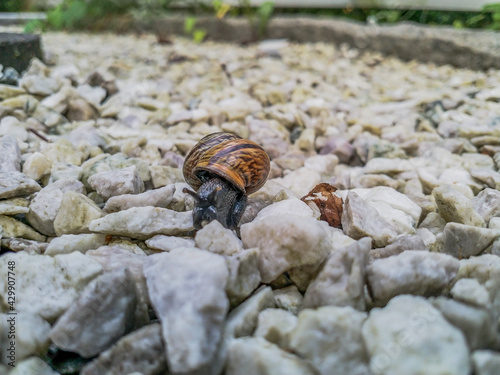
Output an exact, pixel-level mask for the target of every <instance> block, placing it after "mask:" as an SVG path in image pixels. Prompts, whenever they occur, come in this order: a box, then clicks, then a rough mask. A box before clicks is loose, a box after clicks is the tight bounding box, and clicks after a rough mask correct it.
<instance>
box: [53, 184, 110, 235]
mask: <svg viewBox="0 0 500 375" xmlns="http://www.w3.org/2000/svg"><path fill="white" fill-rule="evenodd" d="M102 215H103V213H102V211H101V209H100V208H99V206H97V204H95V203H94V201H93V200H91V199H90V198H88V197H87V196H86V195H83V194H80V193H76V192H74V191H66V192H65V193H64V194H63V197H62V200H61V205H60V206H59V210H58V211H57V215H56V217H55V219H54V231H55V232H56V235H58V236H62V235H63V234H79V233H88V232H89V224H90V223H91V222H92V221H93V220H96V219H99V218H100V217H102Z"/></svg>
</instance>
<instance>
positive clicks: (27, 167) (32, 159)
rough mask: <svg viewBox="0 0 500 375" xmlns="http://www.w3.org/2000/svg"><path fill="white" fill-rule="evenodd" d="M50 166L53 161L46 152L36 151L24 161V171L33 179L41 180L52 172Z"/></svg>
mask: <svg viewBox="0 0 500 375" xmlns="http://www.w3.org/2000/svg"><path fill="white" fill-rule="evenodd" d="M50 167H51V163H50V161H49V159H47V157H46V156H45V155H44V154H42V153H40V152H34V153H33V154H31V155H30V156H29V157H28V159H26V161H25V162H24V164H23V173H24V174H25V175H26V176H28V177H29V178H32V179H33V180H40V179H41V178H42V177H44V176H46V175H48V174H49V173H50Z"/></svg>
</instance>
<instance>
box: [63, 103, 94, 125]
mask: <svg viewBox="0 0 500 375" xmlns="http://www.w3.org/2000/svg"><path fill="white" fill-rule="evenodd" d="M65 115H66V118H67V119H68V121H71V122H73V121H88V120H96V119H97V118H98V117H99V112H98V111H97V109H95V107H94V106H93V105H92V104H90V103H89V102H87V101H86V100H85V99H82V98H75V99H71V100H70V101H69V102H68V108H67V109H66V113H65Z"/></svg>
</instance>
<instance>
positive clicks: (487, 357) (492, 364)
mask: <svg viewBox="0 0 500 375" xmlns="http://www.w3.org/2000/svg"><path fill="white" fill-rule="evenodd" d="M471 359H472V365H473V367H474V374H476V375H496V374H497V373H498V369H499V368H500V353H498V352H493V351H490V350H475V351H474V352H472V356H471Z"/></svg>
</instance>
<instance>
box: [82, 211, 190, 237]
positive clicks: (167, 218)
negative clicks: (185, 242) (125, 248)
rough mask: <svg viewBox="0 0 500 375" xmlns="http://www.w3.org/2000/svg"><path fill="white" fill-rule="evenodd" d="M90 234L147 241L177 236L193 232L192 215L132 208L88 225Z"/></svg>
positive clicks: (188, 212)
mask: <svg viewBox="0 0 500 375" xmlns="http://www.w3.org/2000/svg"><path fill="white" fill-rule="evenodd" d="M89 229H90V231H91V232H97V233H105V234H114V235H117V236H127V237H131V238H138V239H147V238H149V237H152V236H154V235H156V234H165V235H177V234H182V233H187V232H190V231H192V230H194V227H193V213H192V212H191V211H187V212H177V211H173V210H169V209H167V208H159V207H133V208H129V209H128V210H125V211H120V212H115V213H112V214H108V215H106V216H104V217H103V218H101V219H97V220H94V221H92V222H91V223H90V225H89Z"/></svg>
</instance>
